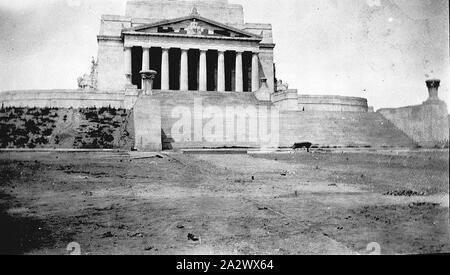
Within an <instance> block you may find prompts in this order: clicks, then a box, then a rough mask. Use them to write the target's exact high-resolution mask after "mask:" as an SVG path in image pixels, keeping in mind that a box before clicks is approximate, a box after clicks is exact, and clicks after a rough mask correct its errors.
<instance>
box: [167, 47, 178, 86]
mask: <svg viewBox="0 0 450 275" xmlns="http://www.w3.org/2000/svg"><path fill="white" fill-rule="evenodd" d="M180 62H181V50H180V49H170V50H169V89H170V90H180Z"/></svg>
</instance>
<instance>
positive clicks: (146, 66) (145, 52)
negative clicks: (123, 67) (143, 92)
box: [142, 48, 150, 89]
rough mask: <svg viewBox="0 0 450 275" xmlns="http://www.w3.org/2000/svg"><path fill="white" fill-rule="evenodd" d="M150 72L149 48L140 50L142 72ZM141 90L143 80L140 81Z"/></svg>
mask: <svg viewBox="0 0 450 275" xmlns="http://www.w3.org/2000/svg"><path fill="white" fill-rule="evenodd" d="M148 70H150V48H142V71H148ZM142 89H144V79H142Z"/></svg>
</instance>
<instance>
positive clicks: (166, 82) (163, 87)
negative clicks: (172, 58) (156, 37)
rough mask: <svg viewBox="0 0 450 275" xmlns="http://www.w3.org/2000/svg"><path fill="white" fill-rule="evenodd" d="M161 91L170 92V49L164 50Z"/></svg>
mask: <svg viewBox="0 0 450 275" xmlns="http://www.w3.org/2000/svg"><path fill="white" fill-rule="evenodd" d="M161 90H169V49H168V48H163V49H162V55H161Z"/></svg>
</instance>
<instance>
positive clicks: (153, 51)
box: [150, 48, 162, 90]
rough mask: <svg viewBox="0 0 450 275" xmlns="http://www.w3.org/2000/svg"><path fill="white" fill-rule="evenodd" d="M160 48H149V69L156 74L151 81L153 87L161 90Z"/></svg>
mask: <svg viewBox="0 0 450 275" xmlns="http://www.w3.org/2000/svg"><path fill="white" fill-rule="evenodd" d="M161 54H162V50H161V48H150V70H154V71H156V72H157V73H158V74H157V75H156V78H155V80H154V82H153V89H155V90H161Z"/></svg>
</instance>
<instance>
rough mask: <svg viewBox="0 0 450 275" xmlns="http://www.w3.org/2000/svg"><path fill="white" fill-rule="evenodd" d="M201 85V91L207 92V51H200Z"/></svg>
mask: <svg viewBox="0 0 450 275" xmlns="http://www.w3.org/2000/svg"><path fill="white" fill-rule="evenodd" d="M199 71H200V77H199V79H200V81H199V82H200V83H199V91H206V90H207V89H208V88H207V85H206V81H207V72H206V50H202V49H201V50H200V70H199Z"/></svg>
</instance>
